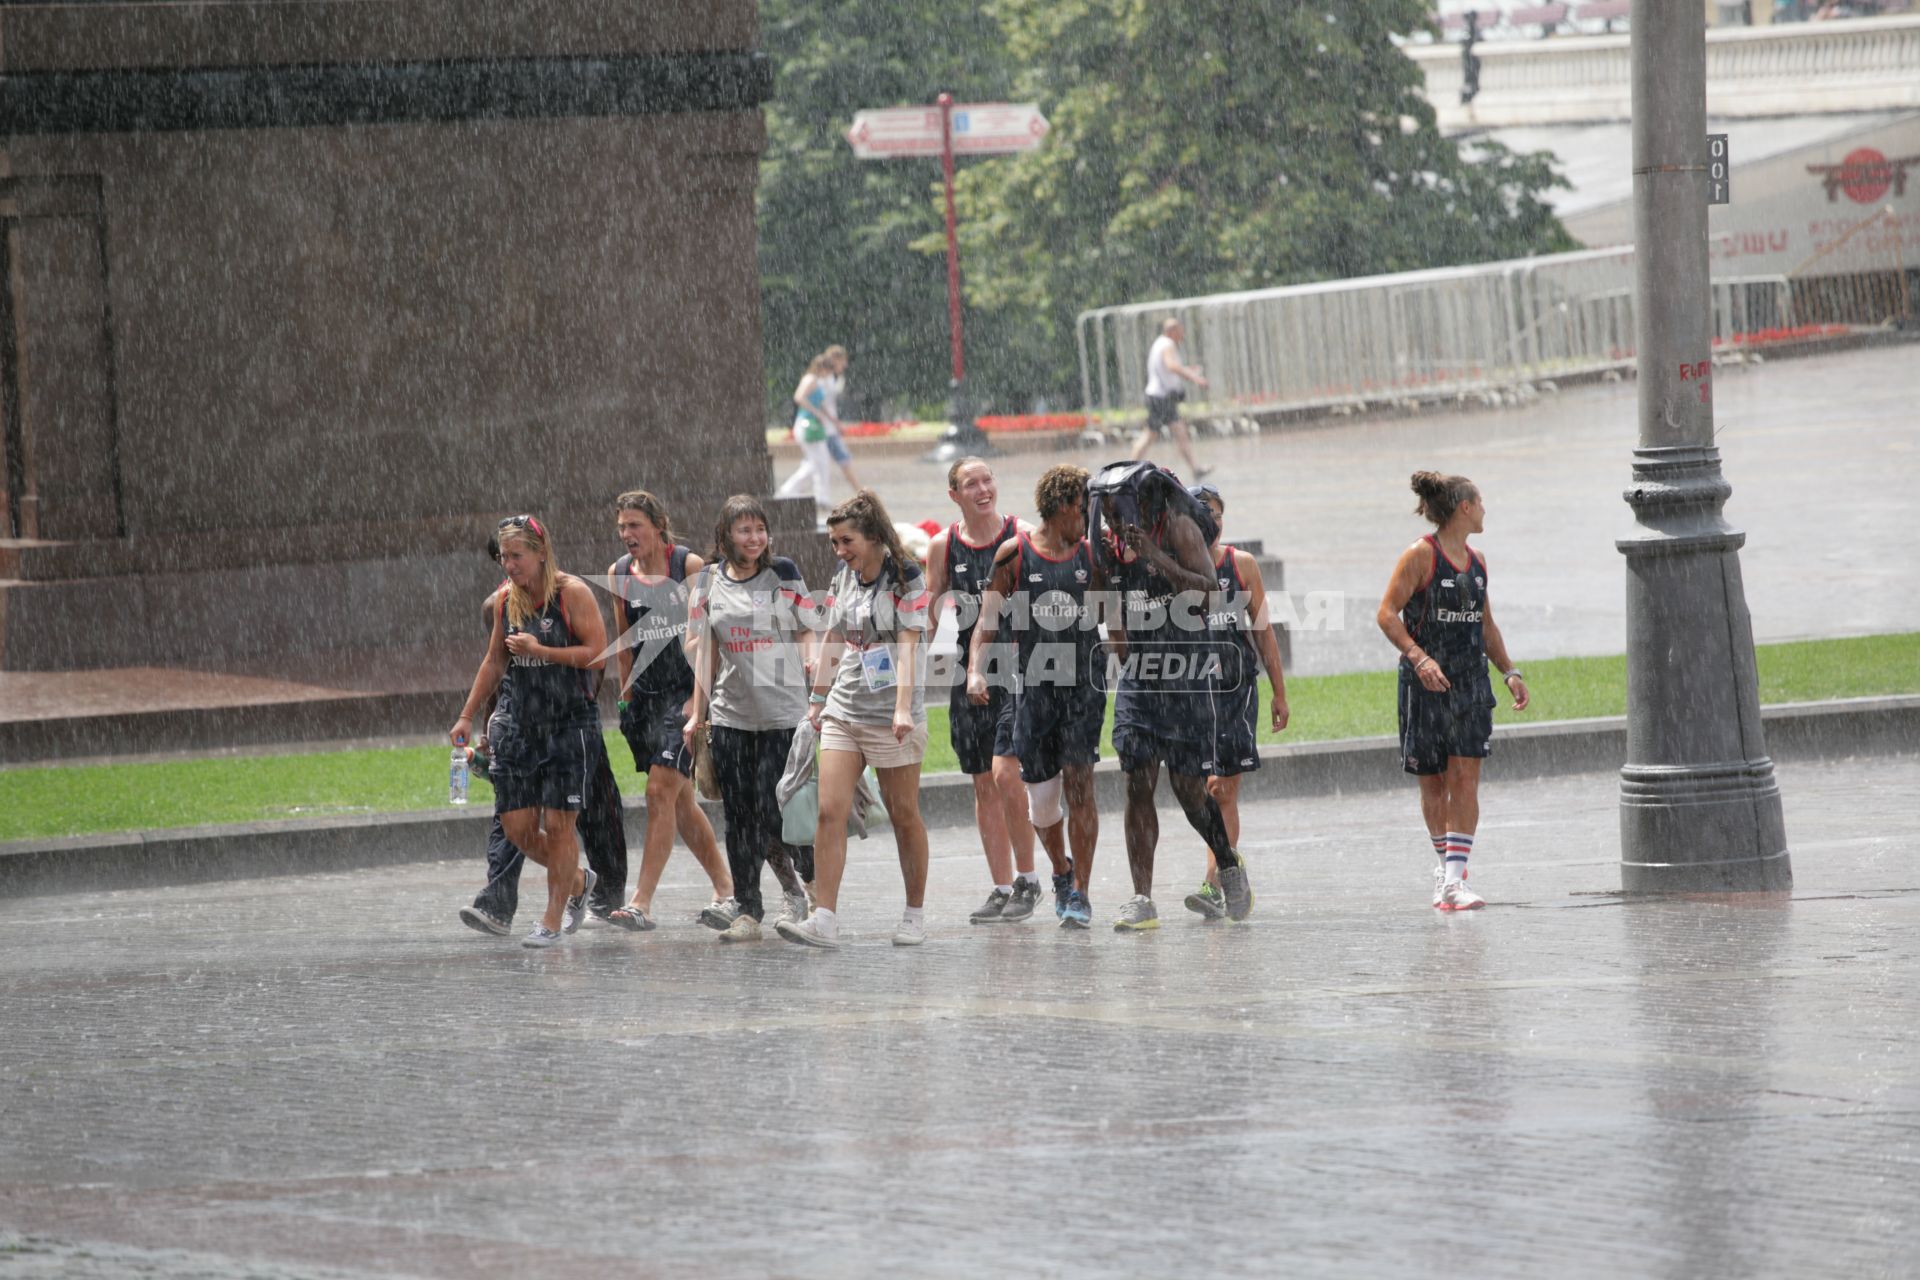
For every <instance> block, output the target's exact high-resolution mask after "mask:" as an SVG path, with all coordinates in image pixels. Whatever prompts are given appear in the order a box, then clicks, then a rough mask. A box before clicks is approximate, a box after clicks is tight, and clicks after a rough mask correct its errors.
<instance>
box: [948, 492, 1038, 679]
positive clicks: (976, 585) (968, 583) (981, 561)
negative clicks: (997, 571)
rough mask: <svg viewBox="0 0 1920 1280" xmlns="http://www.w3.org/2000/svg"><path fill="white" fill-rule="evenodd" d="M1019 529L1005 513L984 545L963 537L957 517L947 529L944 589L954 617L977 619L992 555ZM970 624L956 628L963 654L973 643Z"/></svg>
mask: <svg viewBox="0 0 1920 1280" xmlns="http://www.w3.org/2000/svg"><path fill="white" fill-rule="evenodd" d="M1019 531H1020V525H1019V523H1018V522H1017V521H1016V520H1015V519H1014V518H1013V517H1012V516H1008V517H1007V518H1006V519H1005V520H1003V521H1002V522H1001V525H1000V532H999V533H998V534H997V535H995V537H994V539H993V541H992V542H989V543H987V545H985V546H984V547H976V546H973V545H971V544H969V543H968V542H967V541H966V540H965V539H964V537H963V536H962V532H963V531H962V527H961V524H960V522H959V521H958V520H956V521H954V522H953V527H952V528H950V529H948V530H947V591H948V592H949V593H950V594H951V595H952V597H953V607H954V610H955V613H956V616H957V617H961V618H967V619H978V618H979V616H980V596H981V593H982V592H984V591H985V590H986V589H987V583H988V581H989V580H991V579H992V577H993V557H994V555H995V554H996V553H997V552H998V551H999V550H1000V547H1001V545H1002V544H1003V543H1005V542H1006V540H1007V539H1008V538H1011V537H1013V536H1015V535H1016V534H1017V533H1019ZM973 627H974V623H973V622H972V621H969V622H968V623H967V625H966V626H964V627H962V628H960V652H961V653H963V654H964V653H965V652H967V646H968V645H970V644H972V643H973Z"/></svg>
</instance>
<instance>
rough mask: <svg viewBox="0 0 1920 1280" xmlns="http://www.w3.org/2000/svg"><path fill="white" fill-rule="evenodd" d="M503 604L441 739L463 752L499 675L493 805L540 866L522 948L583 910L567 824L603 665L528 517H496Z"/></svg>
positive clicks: (590, 609) (568, 929)
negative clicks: (503, 684)
mask: <svg viewBox="0 0 1920 1280" xmlns="http://www.w3.org/2000/svg"><path fill="white" fill-rule="evenodd" d="M499 540H500V566H501V568H503V569H504V570H506V574H507V589H506V592H505V600H504V602H503V605H504V607H503V608H501V609H500V610H499V612H498V613H496V614H495V616H494V623H493V635H492V637H491V639H490V640H489V642H488V645H487V656H486V657H485V658H484V659H483V660H482V661H481V663H480V670H479V672H478V673H477V674H476V675H475V676H474V680H473V689H472V691H471V692H470V693H468V694H467V701H466V705H465V706H463V707H462V708H461V709H460V717H459V719H457V720H455V721H454V722H453V728H452V729H450V730H448V733H447V737H448V739H449V740H450V741H451V742H452V744H453V745H454V746H456V747H461V748H464V747H465V746H466V745H467V741H468V739H469V738H470V737H471V736H472V733H473V715H474V711H475V709H476V708H478V707H481V706H483V705H485V703H486V701H487V699H488V698H489V697H491V696H492V694H493V692H494V690H495V689H496V688H498V687H499V684H500V681H501V680H502V679H503V678H504V679H505V680H506V681H507V685H508V688H509V690H510V691H511V695H512V696H511V708H512V715H513V720H514V727H515V728H516V729H517V730H518V735H517V739H516V740H515V746H514V748H513V750H512V751H511V754H510V755H509V753H507V752H504V751H502V750H500V748H501V747H504V746H506V742H504V741H503V742H502V743H499V744H495V755H494V773H493V778H494V811H495V812H496V813H498V814H499V815H500V822H501V825H502V826H503V827H505V829H506V834H507V839H509V840H510V841H512V842H513V844H514V845H515V846H516V847H517V848H519V849H520V850H521V851H522V852H523V853H525V854H526V855H527V856H528V857H529V858H532V859H533V860H534V861H535V862H538V863H539V864H540V865H541V866H543V867H545V868H546V869H547V909H546V912H545V913H544V914H543V915H542V917H541V919H540V923H539V924H537V925H535V926H534V929H533V932H531V933H529V934H528V935H527V936H526V938H525V939H523V941H522V945H523V946H528V947H550V946H552V945H553V944H554V943H556V942H558V941H560V939H561V937H562V936H563V935H564V934H568V933H572V932H573V931H574V930H575V929H577V928H578V927H579V925H580V919H581V917H582V916H583V915H584V914H585V913H586V904H587V896H588V894H589V893H591V892H592V890H593V883H594V879H595V877H594V873H593V872H592V871H590V870H585V869H583V868H582V867H581V866H580V855H579V853H578V852H577V846H576V842H575V838H574V824H575V822H576V821H577V819H578V817H579V813H580V808H581V805H582V803H583V802H584V800H585V797H586V793H587V786H588V781H589V779H588V776H587V771H588V768H589V767H590V764H591V761H592V759H593V756H592V746H591V744H590V742H589V739H590V738H592V737H596V736H597V735H598V734H599V732H600V724H599V715H598V712H597V709H596V707H595V705H594V699H593V677H592V675H591V673H592V672H594V671H597V670H598V669H599V668H600V667H601V666H602V665H603V664H604V663H605V661H606V657H605V650H606V642H607V637H606V627H605V625H604V623H603V622H602V621H601V617H600V608H599V606H598V604H596V603H595V601H594V598H593V593H592V591H591V590H590V589H589V588H588V587H587V585H586V584H585V583H584V582H582V581H580V579H578V578H576V577H574V576H573V575H571V574H566V573H562V572H560V566H559V565H558V563H556V561H555V559H554V555H553V548H552V545H551V543H550V542H549V540H548V537H547V531H546V529H545V528H544V527H543V526H542V525H541V523H540V522H539V521H538V520H536V519H535V518H534V517H532V516H530V515H522V516H510V517H508V518H507V519H505V520H502V521H501V522H500V532H499Z"/></svg>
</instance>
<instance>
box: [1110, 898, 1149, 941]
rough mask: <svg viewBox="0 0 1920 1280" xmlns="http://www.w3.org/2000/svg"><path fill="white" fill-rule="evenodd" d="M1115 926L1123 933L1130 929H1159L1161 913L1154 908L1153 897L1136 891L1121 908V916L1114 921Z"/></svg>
mask: <svg viewBox="0 0 1920 1280" xmlns="http://www.w3.org/2000/svg"><path fill="white" fill-rule="evenodd" d="M1113 927H1114V928H1115V929H1118V930H1120V931H1121V932H1122V933H1125V932H1128V931H1130V930H1141V929H1158V928H1159V927H1160V913H1159V912H1158V911H1156V910H1154V907H1153V899H1152V898H1149V897H1148V896H1147V895H1146V894H1144V893H1136V894H1134V895H1133V896H1132V897H1131V898H1128V899H1127V904H1126V905H1125V906H1124V907H1121V908H1120V918H1119V919H1118V920H1115V921H1114V922H1113Z"/></svg>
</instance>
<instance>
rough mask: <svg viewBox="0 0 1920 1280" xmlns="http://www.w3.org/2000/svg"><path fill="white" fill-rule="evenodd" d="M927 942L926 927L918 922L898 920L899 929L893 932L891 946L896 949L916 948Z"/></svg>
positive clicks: (903, 917) (904, 919)
mask: <svg viewBox="0 0 1920 1280" xmlns="http://www.w3.org/2000/svg"><path fill="white" fill-rule="evenodd" d="M926 940H927V926H926V925H925V924H922V923H921V922H920V921H918V920H909V919H907V918H906V917H905V916H902V917H901V918H900V927H899V928H898V929H895V930H894V931H893V945H894V946H896V947H917V946H919V945H920V944H921V943H923V942H925V941H926Z"/></svg>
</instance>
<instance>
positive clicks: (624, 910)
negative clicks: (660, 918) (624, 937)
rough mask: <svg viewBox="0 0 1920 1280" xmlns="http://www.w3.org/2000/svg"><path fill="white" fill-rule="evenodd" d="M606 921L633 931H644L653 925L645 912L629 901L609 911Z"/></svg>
mask: <svg viewBox="0 0 1920 1280" xmlns="http://www.w3.org/2000/svg"><path fill="white" fill-rule="evenodd" d="M607 923H608V924H615V925H619V926H620V927H621V928H622V929H631V930H632V931H633V932H635V933H645V932H647V931H648V930H649V929H652V928H654V927H655V925H654V923H653V920H652V919H651V918H650V917H649V916H648V915H647V913H646V912H644V911H642V910H641V909H640V908H639V907H636V906H634V905H633V904H632V903H631V902H629V903H628V904H627V905H626V906H624V907H621V908H619V909H618V910H617V911H611V912H609V913H608V914H607Z"/></svg>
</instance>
